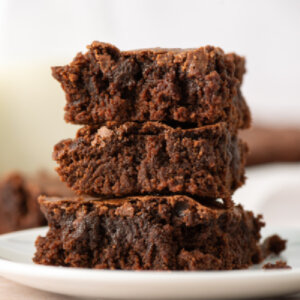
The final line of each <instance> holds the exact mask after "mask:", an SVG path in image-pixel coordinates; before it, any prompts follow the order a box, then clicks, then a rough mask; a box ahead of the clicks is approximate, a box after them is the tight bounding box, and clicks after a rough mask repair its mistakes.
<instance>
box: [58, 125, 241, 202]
mask: <svg viewBox="0 0 300 300" xmlns="http://www.w3.org/2000/svg"><path fill="white" fill-rule="evenodd" d="M246 152H247V146H246V145H245V144H244V143H242V142H241V141H240V140H239V139H237V137H236V136H232V135H231V134H230V132H229V131H228V129H227V127H226V124H224V123H218V124H215V125H208V126H204V127H200V128H194V129H181V128H176V129H174V128H172V127H170V126H167V125H165V124H162V123H158V122H146V123H136V122H127V123H124V124H123V125H120V126H119V125H116V124H114V123H107V124H106V126H102V127H100V128H99V127H92V126H86V127H84V128H81V129H79V131H78V132H77V136H76V138H75V139H73V140H72V139H67V140H63V141H61V142H60V143H58V144H57V145H56V146H55V149H54V153H53V158H54V159H55V160H56V161H57V162H58V164H59V167H58V168H57V171H58V173H59V175H60V176H61V179H62V180H63V181H65V182H67V184H68V185H69V186H70V187H71V188H72V189H74V190H75V191H77V192H78V193H79V194H86V195H91V196H107V197H114V196H115V197H120V196H128V195H147V194H157V193H159V194H162V195H165V194H175V193H177V194H187V195H194V196H195V197H210V198H222V199H224V200H225V202H226V204H227V206H230V205H231V204H232V202H231V195H232V193H233V192H234V191H235V190H236V189H237V188H238V187H239V186H241V185H242V184H243V183H244V180H245V177H244V166H245V155H246Z"/></svg>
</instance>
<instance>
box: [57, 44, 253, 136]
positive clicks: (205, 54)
mask: <svg viewBox="0 0 300 300" xmlns="http://www.w3.org/2000/svg"><path fill="white" fill-rule="evenodd" d="M88 49H89V50H88V52H87V53H85V54H81V53H79V54H78V55H77V56H76V57H75V59H74V60H73V62H71V63H70V64H69V65H67V66H64V67H54V68H53V69H52V71H53V76H54V77H55V78H56V79H57V80H58V81H59V82H60V83H61V85H62V88H63V89H64V91H65V92H66V99H67V104H66V106H65V111H66V113H65V120H66V121H68V122H71V123H75V124H88V125H102V124H103V123H105V122H107V121H115V122H118V123H124V122H127V121H139V122H146V121H161V122H165V123H167V124H178V125H179V126H183V127H186V126H189V127H199V126H202V125H207V124H215V123H217V122H221V121H224V122H226V123H227V125H228V127H230V128H231V129H232V130H233V131H236V129H237V128H248V127H249V125H250V112H249V109H248V107H247V104H246V102H245V100H244V98H243V96H242V94H241V92H240V85H241V82H242V77H243V74H244V72H245V60H244V58H242V57H240V56H238V55H236V54H224V52H223V51H222V50H221V49H220V48H214V47H211V46H207V47H203V48H198V49H160V48H154V49H144V50H133V51H123V52H121V51H120V50H119V49H118V48H116V47H115V46H113V45H110V44H106V43H100V42H94V43H92V45H90V46H88Z"/></svg>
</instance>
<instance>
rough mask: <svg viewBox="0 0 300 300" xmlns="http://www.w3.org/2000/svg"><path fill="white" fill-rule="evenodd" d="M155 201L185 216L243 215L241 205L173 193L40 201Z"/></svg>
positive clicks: (44, 202) (74, 204)
mask: <svg viewBox="0 0 300 300" xmlns="http://www.w3.org/2000/svg"><path fill="white" fill-rule="evenodd" d="M151 201H155V202H157V203H160V202H164V203H166V204H168V205H170V206H171V207H173V208H175V210H176V213H177V214H178V215H181V216H183V212H184V211H185V210H187V211H189V212H190V213H192V212H197V213H198V214H200V215H202V216H203V217H205V218H206V217H209V218H212V217H215V218H218V217H219V216H221V215H222V214H224V213H226V214H230V215H235V216H236V217H238V218H241V217H242V214H243V209H242V207H241V206H240V205H237V206H232V207H231V208H225V206H224V204H223V203H221V202H218V201H217V200H215V201H212V200H205V198H203V199H201V200H199V199H198V200H195V199H193V198H191V197H189V196H185V195H171V196H155V195H153V196H128V197H124V198H111V199H109V198H105V197H102V198H99V197H98V198H96V197H86V196H76V197H47V196H40V197H39V203H40V205H41V206H42V207H43V206H44V207H59V208H61V209H66V210H70V209H72V210H73V209H75V210H76V209H78V208H79V207H80V206H81V205H87V206H89V205H90V206H93V207H94V208H99V209H100V208H102V210H103V207H109V208H117V207H121V206H125V207H127V208H128V206H133V207H134V206H136V203H147V202H151Z"/></svg>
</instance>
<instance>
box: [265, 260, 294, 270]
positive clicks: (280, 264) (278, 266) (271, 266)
mask: <svg viewBox="0 0 300 300" xmlns="http://www.w3.org/2000/svg"><path fill="white" fill-rule="evenodd" d="M263 269H265V270H274V269H291V266H289V265H288V264H287V263H286V261H282V260H278V261H276V263H275V264H272V263H267V264H264V265H263Z"/></svg>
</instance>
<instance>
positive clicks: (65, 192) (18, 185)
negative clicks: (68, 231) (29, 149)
mask: <svg viewBox="0 0 300 300" xmlns="http://www.w3.org/2000/svg"><path fill="white" fill-rule="evenodd" d="M41 194H43V195H48V196H70V195H72V192H71V190H69V189H68V188H67V187H66V186H65V185H64V184H63V183H61V182H60V181H59V180H58V178H56V177H52V176H50V175H47V174H46V173H39V174H37V175H35V176H33V177H28V176H25V175H23V174H21V173H19V172H13V173H10V174H8V175H6V176H5V177H4V178H3V179H2V180H1V181H0V233H6V232H10V231H15V230H20V229H26V228H31V227H37V226H43V225H46V224H47V222H46V220H45V218H44V216H43V214H42V213H41V211H40V207H39V205H38V202H37V198H38V197H39V196H40V195H41Z"/></svg>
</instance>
